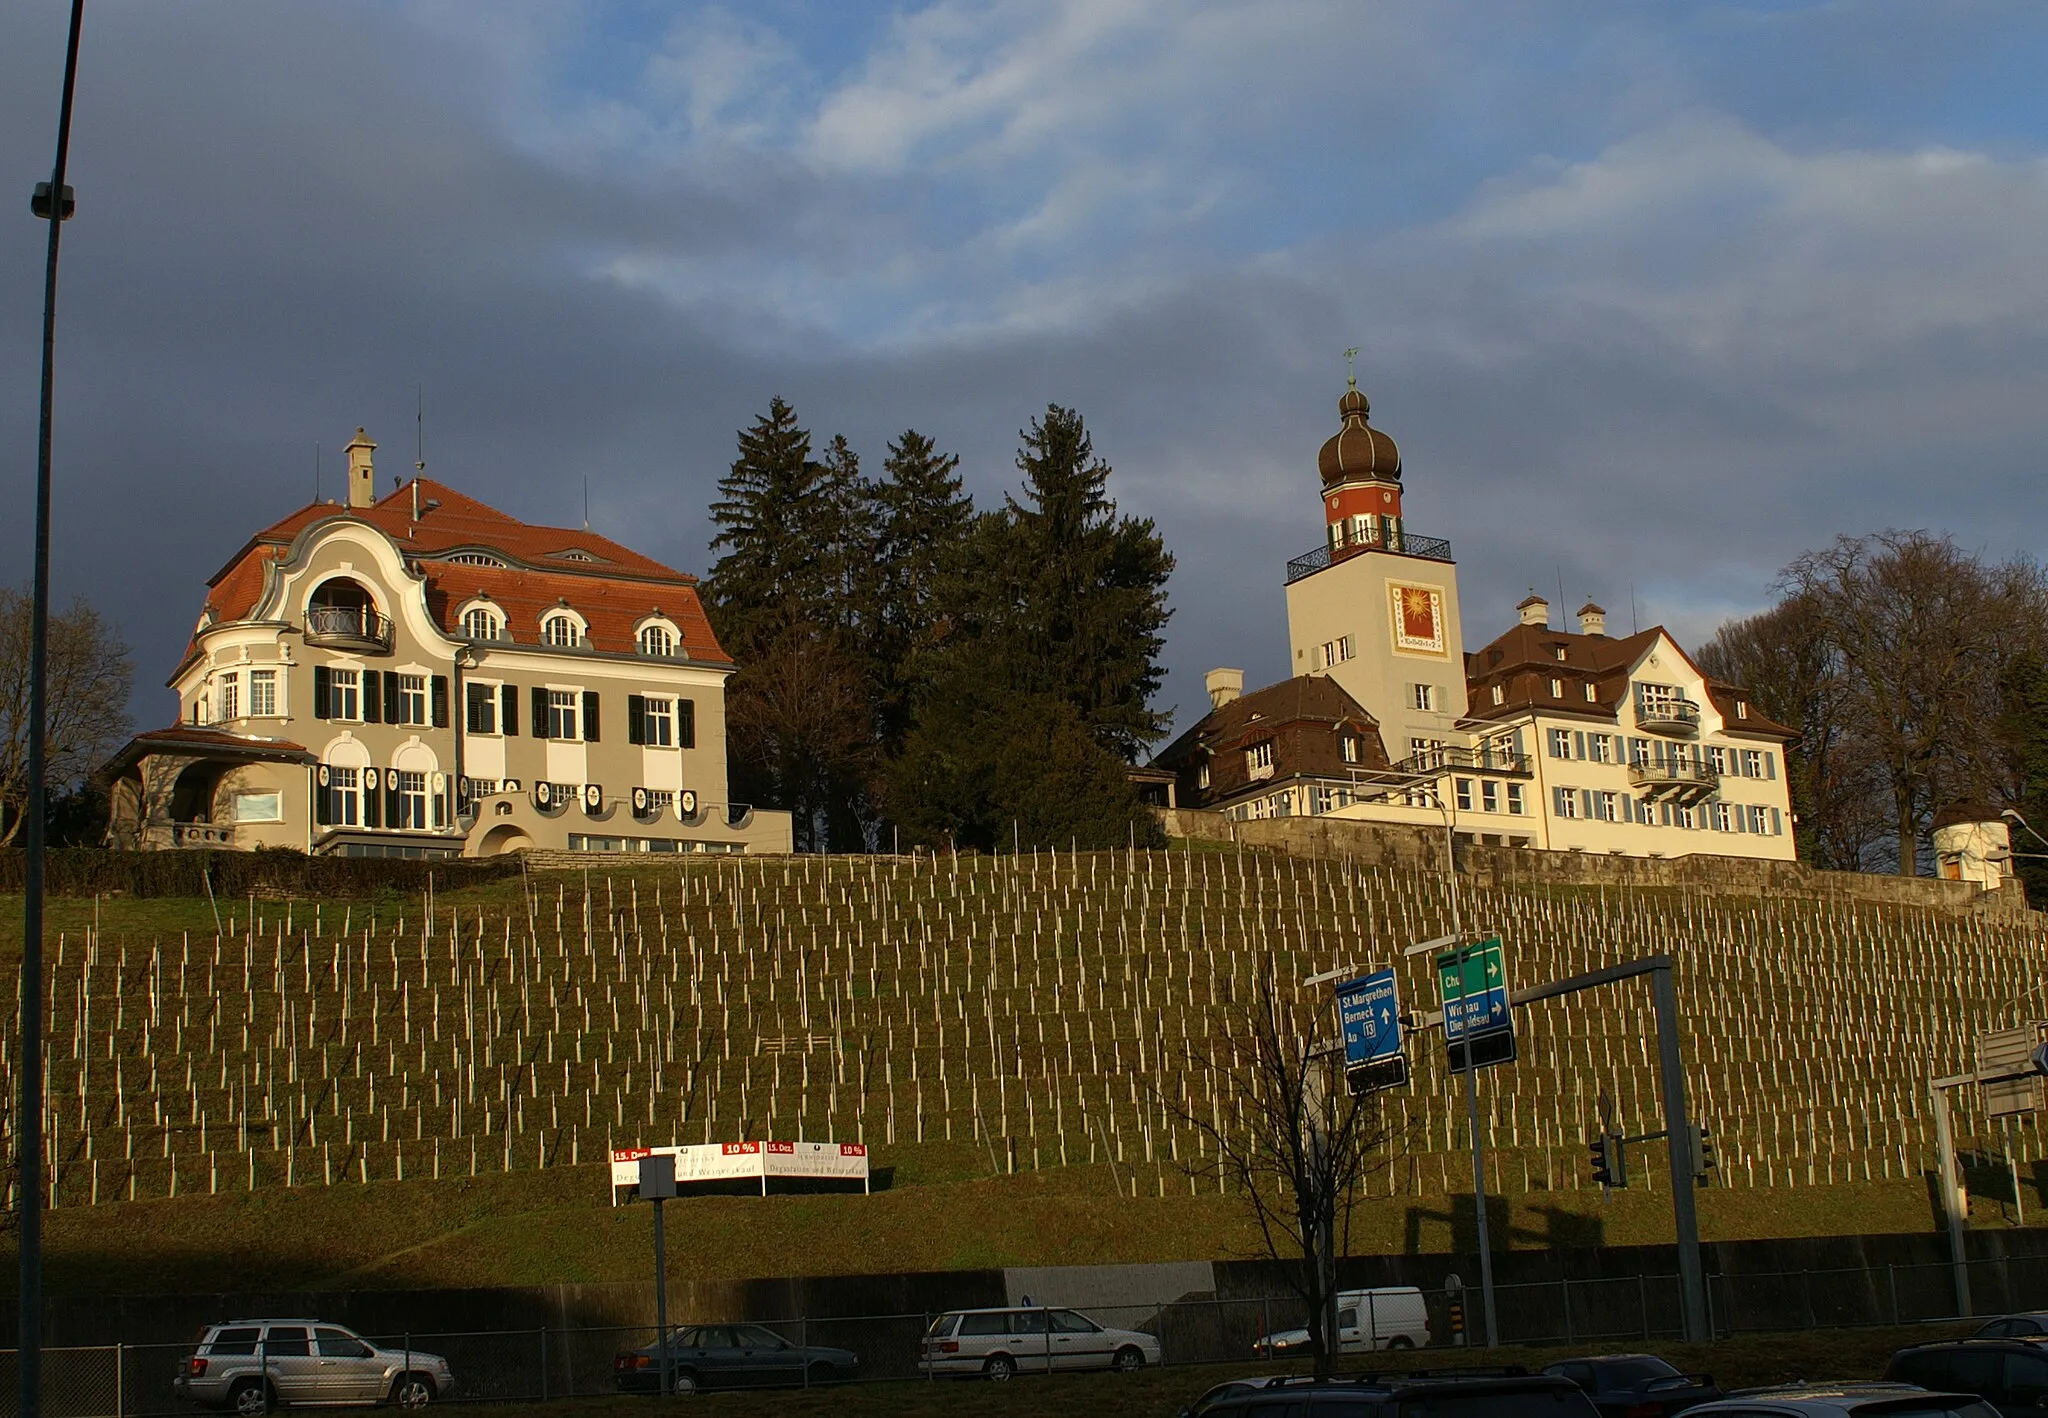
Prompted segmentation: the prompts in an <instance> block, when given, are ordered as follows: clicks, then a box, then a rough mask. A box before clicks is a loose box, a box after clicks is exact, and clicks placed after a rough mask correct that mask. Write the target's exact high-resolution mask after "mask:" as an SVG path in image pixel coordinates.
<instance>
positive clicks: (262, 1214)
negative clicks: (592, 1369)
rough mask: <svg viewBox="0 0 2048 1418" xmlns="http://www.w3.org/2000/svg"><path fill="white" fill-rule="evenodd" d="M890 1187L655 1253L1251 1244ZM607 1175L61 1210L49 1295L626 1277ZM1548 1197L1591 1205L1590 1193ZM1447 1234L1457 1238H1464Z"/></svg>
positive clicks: (713, 1225)
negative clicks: (608, 1197)
mask: <svg viewBox="0 0 2048 1418" xmlns="http://www.w3.org/2000/svg"><path fill="white" fill-rule="evenodd" d="M928 1150H929V1149H927V1151H928ZM927 1160H928V1159H927ZM882 1162H883V1165H885V1166H886V1165H887V1164H888V1159H887V1158H886V1156H885V1157H884V1158H883V1159H882ZM960 1170H961V1171H963V1172H964V1171H965V1167H964V1166H963V1167H962V1168H961V1169H960ZM898 1181H899V1183H900V1184H899V1185H898V1186H896V1187H895V1188H894V1189H892V1190H888V1191H883V1192H878V1193H876V1194H875V1195H873V1196H870V1197H861V1196H778V1197H769V1198H766V1199H763V1198H760V1197H748V1196H722V1197H701V1198H695V1199H692V1200H689V1201H687V1202H685V1203H683V1204H680V1205H677V1206H674V1207H671V1208H670V1210H669V1245H670V1247H671V1253H672V1254H674V1255H678V1256H687V1257H689V1265H690V1268H691V1271H692V1272H693V1273H694V1274H696V1275H698V1276H701V1277H703V1278H707V1279H711V1278H743V1277H748V1276H762V1275H803V1274H813V1275H815V1274H861V1273H875V1272H890V1271H906V1270H926V1269H933V1270H940V1269H957V1268H968V1267H978V1266H1002V1265H1074V1264H1100V1263H1109V1262H1131V1261H1161V1260H1184V1259H1189V1258H1207V1259H1230V1258H1237V1257H1249V1256H1255V1255H1258V1254H1259V1253H1260V1251H1259V1245H1258V1239H1257V1237H1256V1235H1255V1234H1254V1233H1253V1232H1252V1231H1251V1230H1250V1228H1249V1227H1248V1226H1247V1225H1246V1222H1245V1218H1244V1215H1243V1213H1242V1211H1241V1210H1240V1208H1239V1207H1238V1205H1237V1204H1236V1203H1235V1202H1234V1201H1233V1200H1232V1199H1230V1198H1222V1197H1216V1196H1213V1195H1203V1196H1197V1197H1190V1196H1187V1195H1185V1194H1181V1195H1177V1196H1171V1197H1168V1198H1164V1199H1161V1198H1158V1197H1143V1198H1135V1199H1134V1198H1130V1197H1118V1196H1116V1195H1114V1194H1113V1188H1112V1184H1111V1181H1110V1178H1109V1176H1108V1173H1107V1170H1106V1169H1103V1168H1069V1169H1056V1170H1048V1171H1044V1172H1032V1173H1021V1174H1019V1175H1017V1176H1014V1177H990V1176H957V1177H955V1178H952V1179H947V1178H945V1177H927V1178H924V1179H919V1178H917V1177H915V1176H901V1175H899V1178H898ZM605 1189H606V1173H605V1169H604V1168H602V1167H600V1166H590V1165H585V1166H583V1167H579V1168H567V1167H564V1168H553V1169H550V1170H548V1171H544V1172H513V1173H510V1174H503V1173H496V1174H487V1175H485V1176H481V1177H477V1178H468V1177H464V1178H460V1179H455V1180H447V1181H442V1182H439V1183H436V1182H433V1181H428V1180H420V1181H415V1180H407V1181H405V1182H389V1181H385V1182H372V1183H370V1184H369V1185H367V1186H364V1185H361V1184H348V1185H338V1186H335V1187H331V1188H329V1187H302V1188H297V1189H294V1190H284V1189H281V1188H273V1189H267V1190H260V1191H258V1192H256V1193H254V1194H253V1195H250V1194H246V1193H233V1194H223V1195H221V1196H218V1197H209V1196H192V1197H181V1198H179V1199H177V1200H175V1201H144V1202H133V1203H122V1204H117V1205H109V1206H102V1207H99V1208H96V1209H87V1208H67V1209H61V1210H59V1211H57V1212H55V1213H52V1214H51V1216H50V1218H49V1222H48V1234H49V1243H50V1258H49V1281H50V1285H51V1288H52V1289H53V1291H58V1292H63V1293H73V1294H105V1293H110V1292H111V1293H128V1294H144V1293H163V1292H167V1291H210V1290H225V1289H247V1288H251V1287H258V1286H261V1287H274V1286H275V1287H300V1286H303V1287H309V1288H310V1287H319V1288H325V1287H334V1286H344V1287H358V1286H360V1287H405V1288H411V1287H438V1286H488V1285H527V1284H551V1283H557V1282H591V1281H613V1280H619V1281H626V1280H638V1279H640V1278H641V1272H642V1270H643V1269H644V1257H645V1255H646V1253H647V1250H648V1248H649V1245H650V1231H649V1228H650V1221H651V1216H650V1213H649V1211H648V1210H647V1209H646V1208H644V1207H630V1208H623V1209H617V1210H615V1209H613V1208H611V1207H609V1206H608V1205H606V1203H605ZM1558 1201H1559V1202H1560V1203H1573V1202H1576V1203H1578V1204H1579V1205H1580V1206H1582V1207H1583V1206H1586V1205H1588V1204H1589V1199H1588V1197H1587V1196H1586V1194H1584V1193H1577V1194H1567V1195H1560V1196H1559V1197H1558ZM1532 1202H1533V1203H1534V1205H1530V1204H1528V1203H1532ZM1516 1203H1517V1204H1516V1206H1515V1209H1514V1212H1513V1224H1512V1227H1511V1228H1510V1231H1509V1239H1508V1242H1507V1244H1509V1245H1510V1246H1511V1247H1512V1248H1514V1249H1532V1248H1538V1247H1542V1246H1545V1245H1548V1244H1564V1245H1586V1244H1603V1243H1604V1244H1629V1243H1654V1242H1661V1241H1665V1240H1668V1239H1669V1238H1670V1211H1669V1208H1668V1205H1667V1204H1666V1203H1665V1201H1664V1199H1663V1198H1662V1197H1661V1196H1660V1195H1658V1194H1654V1193H1644V1192H1631V1193H1629V1194H1627V1195H1625V1196H1620V1197H1617V1198H1616V1199H1615V1200H1614V1201H1613V1202H1611V1203H1608V1204H1605V1205H1602V1204H1601V1203H1600V1202H1598V1201H1597V1200H1592V1201H1590V1206H1591V1208H1592V1210H1591V1211H1579V1212H1567V1211H1564V1210H1562V1209H1561V1208H1559V1209H1552V1208H1550V1207H1549V1206H1548V1205H1547V1203H1545V1202H1543V1201H1542V1199H1541V1198H1540V1197H1528V1198H1516ZM1467 1214H1468V1216H1469V1209H1468V1213H1467ZM1701 1217H1702V1229H1703V1231H1704V1233H1705V1235H1706V1236H1707V1238H1708V1239H1741V1238H1753V1237H1767V1236H1777V1235H1792V1234H1827V1233H1853V1232H1865V1231H1894V1230H1898V1231H1904V1230H1921V1229H1927V1228H1928V1227H1929V1224H1930V1223H1929V1217H1928V1212H1927V1202H1926V1197H1925V1194H1924V1192H1922V1191H1920V1190H1919V1189H1918V1188H1915V1187H1912V1186H1908V1185H1903V1184H1896V1183H1895V1184H1892V1185H1890V1186H1871V1187H1859V1188H1848V1187H1842V1188H1812V1189H1809V1188H1801V1189H1800V1190H1798V1191H1796V1192H1789V1191H1779V1192H1771V1191H1745V1192H1733V1191H1723V1192H1711V1191H1710V1192H1707V1193H1705V1194H1703V1195H1702V1197H1701ZM1408 1219H1409V1218H1408V1204H1407V1201H1406V1199H1400V1200H1398V1201H1396V1202H1393V1203H1388V1202H1385V1201H1382V1202H1379V1203H1376V1204H1368V1205H1367V1206H1366V1207H1365V1208H1364V1209H1363V1210H1362V1211H1361V1212H1360V1214H1359V1217H1358V1219H1357V1221H1356V1222H1355V1223H1354V1230H1353V1236H1352V1250H1353V1251H1354V1252H1355V1253H1358V1254H1378V1253H1388V1252H1400V1251H1403V1250H1406V1249H1407V1248H1408V1245H1407V1240H1408V1232H1409V1225H1408ZM1983 1219H1985V1220H1989V1219H1990V1218H1989V1217H1985V1218H1983ZM1416 1234H1417V1237H1418V1239H1419V1241H1420V1245H1419V1247H1418V1249H1421V1250H1425V1251H1442V1250H1447V1249H1449V1248H1450V1244H1451V1242H1452V1240H1453V1239H1454V1237H1453V1233H1452V1231H1451V1228H1450V1226H1449V1225H1448V1224H1446V1223H1444V1222H1442V1221H1436V1222H1430V1223H1427V1224H1425V1225H1424V1226H1422V1227H1421V1228H1420V1229H1419V1231H1418V1232H1417V1233H1416ZM1496 1234H1497V1235H1498V1233H1496ZM1456 1239H1458V1240H1460V1241H1463V1242H1465V1243H1467V1244H1469V1238H1468V1237H1466V1236H1465V1235H1464V1234H1463V1232H1462V1231H1461V1232H1460V1233H1459V1234H1458V1236H1457V1237H1456ZM1496 1243H1497V1244H1498V1243H1499V1242H1498V1241H1497V1242H1496Z"/></svg>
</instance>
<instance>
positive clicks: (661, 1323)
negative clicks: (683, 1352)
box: [640, 1154, 676, 1395]
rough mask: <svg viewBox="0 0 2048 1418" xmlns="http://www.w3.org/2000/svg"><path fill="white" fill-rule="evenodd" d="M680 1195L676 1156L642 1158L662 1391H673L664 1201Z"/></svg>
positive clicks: (664, 1392) (642, 1179)
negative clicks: (650, 1221)
mask: <svg viewBox="0 0 2048 1418" xmlns="http://www.w3.org/2000/svg"><path fill="white" fill-rule="evenodd" d="M675 1194H676V1159H675V1158H674V1157H673V1156H670V1155H667V1154H663V1155H661V1156H658V1157H656V1156H649V1157H642V1158H641V1159H640V1195H641V1197H642V1199H644V1200H647V1201H652V1202H653V1203H654V1328H655V1333H656V1335H657V1336H658V1337H657V1338H656V1340H655V1343H657V1344H659V1345H660V1346H661V1348H660V1350H659V1351H658V1352H659V1353H660V1356H661V1357H660V1365H661V1367H660V1370H659V1372H660V1375H661V1391H662V1393H663V1394H664V1395H666V1394H668V1393H669V1392H671V1389H670V1385H669V1357H668V1237H667V1235H666V1234H665V1232H664V1230H663V1227H662V1224H661V1220H662V1218H661V1204H662V1203H663V1202H664V1201H667V1200H668V1199H669V1198H670V1197H673V1196H674V1195H675Z"/></svg>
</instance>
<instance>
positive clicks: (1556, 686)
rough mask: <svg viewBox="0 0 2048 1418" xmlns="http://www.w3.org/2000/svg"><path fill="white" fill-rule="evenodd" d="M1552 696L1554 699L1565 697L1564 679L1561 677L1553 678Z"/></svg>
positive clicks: (1551, 685) (1551, 683)
mask: <svg viewBox="0 0 2048 1418" xmlns="http://www.w3.org/2000/svg"><path fill="white" fill-rule="evenodd" d="M1550 697H1551V698H1552V699H1562V698H1564V681H1563V680H1561V679H1554V680H1552V681H1551V682H1550Z"/></svg>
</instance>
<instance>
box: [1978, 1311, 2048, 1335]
mask: <svg viewBox="0 0 2048 1418" xmlns="http://www.w3.org/2000/svg"><path fill="white" fill-rule="evenodd" d="M1970 1338H1972V1339H2048V1310H2029V1311H2028V1312H2027V1313H2025V1314H2023V1315H2000V1316H1999V1317H1998V1318H1997V1319H1995V1320H1986V1321H1985V1322H1984V1324H1983V1325H1981V1326H1980V1327H1979V1328H1978V1330H1977V1332H1976V1333H1975V1334H1973V1335H1971V1336H1970Z"/></svg>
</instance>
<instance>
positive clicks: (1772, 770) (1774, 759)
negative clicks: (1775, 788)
mask: <svg viewBox="0 0 2048 1418" xmlns="http://www.w3.org/2000/svg"><path fill="white" fill-rule="evenodd" d="M1764 777H1766V778H1768V779H1770V780H1771V781H1772V782H1773V783H1775V782H1777V781H1778V755H1777V754H1775V753H1772V752H1770V751H1769V750H1766V751H1765V753H1764Z"/></svg>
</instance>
